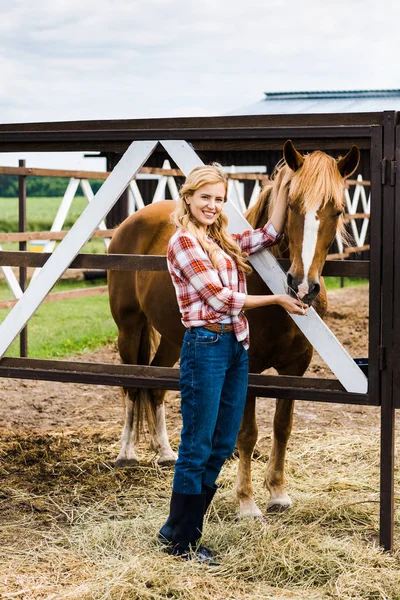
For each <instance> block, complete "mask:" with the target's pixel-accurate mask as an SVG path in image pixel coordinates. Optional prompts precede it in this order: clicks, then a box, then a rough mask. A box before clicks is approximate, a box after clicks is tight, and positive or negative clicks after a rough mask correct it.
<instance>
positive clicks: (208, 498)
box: [202, 483, 218, 513]
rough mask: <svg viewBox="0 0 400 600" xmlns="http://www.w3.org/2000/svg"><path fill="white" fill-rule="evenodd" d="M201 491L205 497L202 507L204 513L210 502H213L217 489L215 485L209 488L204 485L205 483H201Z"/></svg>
mask: <svg viewBox="0 0 400 600" xmlns="http://www.w3.org/2000/svg"><path fill="white" fill-rule="evenodd" d="M202 489H203V492H204V493H205V495H206V501H205V506H204V512H205V513H206V512H207V510H208V507H209V506H210V504H211V502H212V501H213V498H214V496H215V492H216V491H217V489H218V486H217V485H213V486H210V485H205V483H203V487H202Z"/></svg>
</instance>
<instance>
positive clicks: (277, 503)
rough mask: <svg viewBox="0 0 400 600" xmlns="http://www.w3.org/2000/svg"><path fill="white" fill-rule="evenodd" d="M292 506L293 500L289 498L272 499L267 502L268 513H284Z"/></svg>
mask: <svg viewBox="0 0 400 600" xmlns="http://www.w3.org/2000/svg"><path fill="white" fill-rule="evenodd" d="M291 507H292V501H291V500H290V499H289V500H286V499H285V500H278V499H275V500H270V501H269V502H268V504H267V512H268V513H282V512H285V511H286V510H289V508H291Z"/></svg>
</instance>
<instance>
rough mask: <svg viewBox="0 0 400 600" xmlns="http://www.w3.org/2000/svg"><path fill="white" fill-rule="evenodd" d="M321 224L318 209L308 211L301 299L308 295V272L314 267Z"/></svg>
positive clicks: (304, 235)
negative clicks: (313, 262)
mask: <svg viewBox="0 0 400 600" xmlns="http://www.w3.org/2000/svg"><path fill="white" fill-rule="evenodd" d="M319 224H320V220H319V219H318V217H317V209H316V208H315V209H314V210H309V211H307V212H306V215H305V217H304V232H303V246H302V251H301V258H302V261H303V270H304V276H303V281H302V282H301V283H300V285H299V297H300V298H303V297H304V296H305V295H306V294H308V272H309V270H310V267H311V265H312V261H313V258H314V254H315V248H316V246H317V239H318V230H319Z"/></svg>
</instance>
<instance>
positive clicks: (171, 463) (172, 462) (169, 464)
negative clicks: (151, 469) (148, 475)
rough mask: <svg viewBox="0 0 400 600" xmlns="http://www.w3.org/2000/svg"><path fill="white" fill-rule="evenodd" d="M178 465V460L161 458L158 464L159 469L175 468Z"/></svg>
mask: <svg viewBox="0 0 400 600" xmlns="http://www.w3.org/2000/svg"><path fill="white" fill-rule="evenodd" d="M175 463H176V458H159V459H158V461H157V464H158V466H159V467H173V466H174V465H175Z"/></svg>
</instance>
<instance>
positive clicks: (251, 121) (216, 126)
mask: <svg viewBox="0 0 400 600" xmlns="http://www.w3.org/2000/svg"><path fill="white" fill-rule="evenodd" d="M398 123H399V115H398V113H395V112H387V113H365V114H345V115H284V116H268V115H263V116H246V117H215V118H214V117H212V118H204V117H203V118H185V119H153V120H143V121H142V120H136V121H96V122H68V123H44V124H25V125H24V124H22V125H0V151H2V152H5V151H29V150H31V151H33V150H35V151H57V150H63V151H68V150H71V151H72V150H85V151H94V150H100V151H101V152H103V153H104V154H105V155H107V156H108V160H109V164H114V165H115V164H117V163H118V160H119V158H120V156H121V153H123V152H124V151H125V150H126V148H127V147H128V145H129V144H130V143H131V142H132V141H134V140H143V141H145V140H186V141H188V142H189V143H190V144H191V145H192V147H193V148H194V149H195V150H196V152H197V153H198V154H199V156H200V157H202V158H204V159H205V160H207V161H209V160H210V159H211V160H212V157H213V153H218V156H219V157H220V156H221V153H223V152H225V151H229V153H230V155H232V154H235V152H238V153H239V154H240V156H242V155H243V152H247V153H249V154H250V155H251V153H252V152H255V153H259V151H260V149H261V148H264V149H267V148H269V149H273V150H276V149H278V148H280V147H282V143H283V142H284V141H285V140H286V139H288V138H291V139H293V140H294V141H295V143H296V146H297V147H298V148H299V149H302V148H307V149H314V148H315V149H322V150H324V151H328V152H333V153H335V151H337V150H338V149H342V148H345V147H350V145H351V144H353V143H355V144H357V145H358V146H359V147H360V148H362V149H367V150H369V152H370V162H371V177H370V179H371V198H372V201H371V206H370V209H371V214H370V234H369V235H370V261H368V262H367V261H327V263H326V266H325V269H324V273H325V274H329V275H339V276H348V275H352V276H368V272H369V277H370V290H369V295H370V314H369V323H370V325H369V382H368V392H367V393H365V394H364V393H349V392H346V391H345V390H344V388H343V387H342V385H341V384H340V383H339V382H338V381H336V380H318V379H311V378H298V377H284V376H275V377H273V376H266V375H251V377H250V389H251V391H252V392H254V393H256V394H257V395H258V396H261V397H262V396H264V397H273V396H279V397H281V398H296V399H298V400H302V399H305V400H315V401H323V402H340V403H345V404H364V405H373V406H380V407H381V483H380V490H381V491H380V542H381V544H382V545H383V546H384V548H385V549H391V548H392V546H393V521H394V519H393V516H394V426H395V409H396V408H400V398H399V394H398V391H399V389H400V366H399V361H398V360H396V359H397V358H398V354H399V352H400V316H399V314H398V311H396V306H398V305H399V300H400V275H399V273H400V269H399V268H398V266H399V264H400V239H399V238H398V236H395V231H397V230H398V228H399V227H400V183H399V181H400V178H399V177H397V172H396V167H397V164H399V160H400V154H399V153H400V130H399V125H398ZM156 152H158V153H159V154H160V159H162V160H165V158H166V157H165V156H164V155H165V152H164V150H163V149H161V148H160V146H159V145H158V146H157V148H156ZM237 162H238V163H240V160H238V161H237ZM249 162H251V158H250V159H249ZM258 164H259V162H258ZM172 166H174V165H172ZM124 205H125V209H126V198H125V199H124V197H122V198H121V200H120V202H118V203H117V204H116V205H115V208H114V209H113V210H112V211H111V213H112V216H111V218H112V219H115V220H122V218H123V216H124V214H123V212H124ZM121 215H122V218H120V217H121ZM109 216H110V215H109ZM22 225H23V224H22ZM47 260H49V255H46V254H37V253H27V252H24V251H22V252H19V253H18V252H16V253H8V252H2V253H0V264H2V265H7V266H19V267H22V268H23V267H27V266H35V267H38V266H42V265H43V264H45V263H46V261H47ZM284 264H285V263H284ZM396 264H397V269H396V268H395V266H396ZM70 266H71V267H77V268H82V267H85V268H101V269H120V270H135V269H138V268H145V269H146V270H149V269H150V270H151V269H155V270H159V269H164V268H165V258H163V257H144V256H141V257H138V256H136V257H134V256H129V255H121V256H118V255H112V256H92V255H79V256H77V257H76V258H74V260H73V261H72V263H71V264H70ZM20 302H21V301H20ZM17 306H18V305H17ZM0 376H2V377H18V378H32V379H49V380H55V381H70V382H86V383H94V384H109V385H131V386H135V387H138V386H144V387H149V388H163V389H177V387H178V377H177V370H176V369H165V368H156V367H143V366H131V365H112V366H111V365H107V366H105V365H93V364H87V363H70V362H68V361H43V360H40V361H39V360H35V359H26V358H25V359H24V358H20V359H10V358H3V359H1V361H0Z"/></svg>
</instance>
